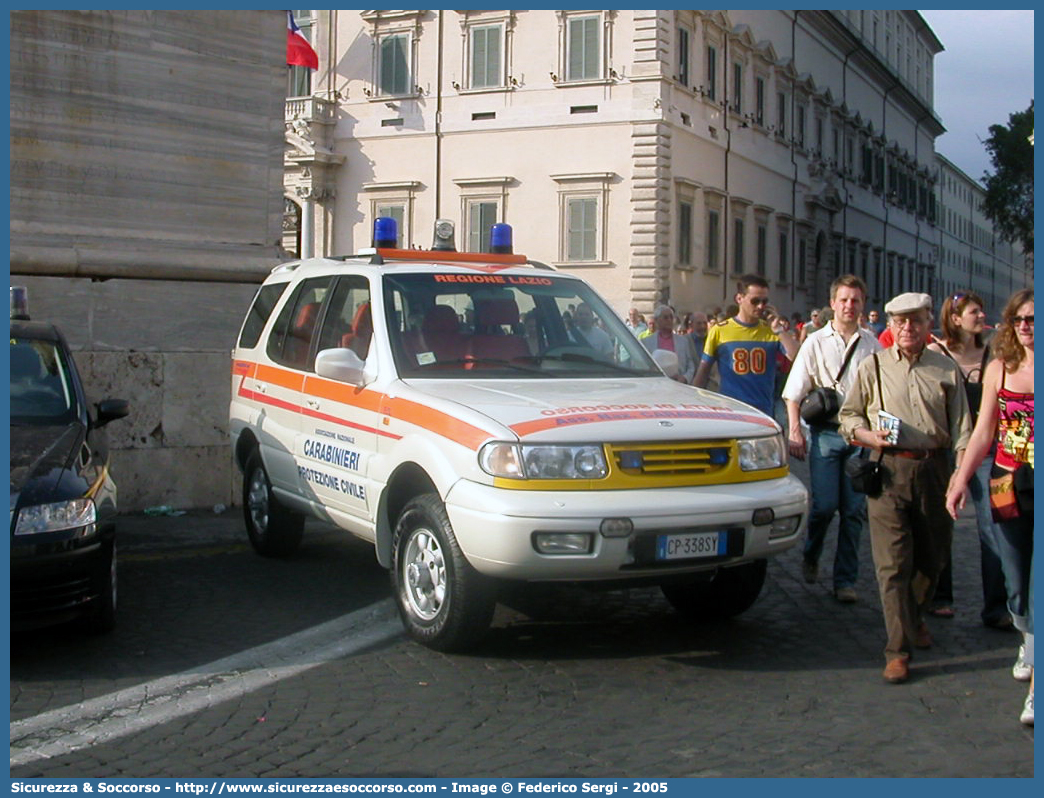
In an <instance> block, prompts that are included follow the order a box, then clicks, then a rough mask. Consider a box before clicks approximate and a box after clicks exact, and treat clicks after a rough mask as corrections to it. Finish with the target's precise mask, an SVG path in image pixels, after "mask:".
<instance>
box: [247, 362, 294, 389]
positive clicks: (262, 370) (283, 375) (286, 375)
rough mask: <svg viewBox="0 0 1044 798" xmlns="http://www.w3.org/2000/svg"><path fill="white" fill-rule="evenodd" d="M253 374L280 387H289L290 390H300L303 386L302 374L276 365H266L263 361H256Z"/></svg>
mask: <svg viewBox="0 0 1044 798" xmlns="http://www.w3.org/2000/svg"><path fill="white" fill-rule="evenodd" d="M254 376H255V377H256V378H257V379H258V380H259V381H261V382H267V383H271V384H272V385H278V386H279V387H280V388H289V389H290V390H291V391H300V390H301V388H303V387H304V378H305V375H304V374H301V373H300V372H297V371H290V370H289V369H281V368H277V367H276V366H266V365H264V364H263V363H258V365H257V372H256V373H255V374H254Z"/></svg>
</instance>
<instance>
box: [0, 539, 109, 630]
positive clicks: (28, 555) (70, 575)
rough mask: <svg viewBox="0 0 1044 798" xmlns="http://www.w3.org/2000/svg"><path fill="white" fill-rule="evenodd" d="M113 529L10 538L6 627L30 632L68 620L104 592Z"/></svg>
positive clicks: (81, 611) (107, 577)
mask: <svg viewBox="0 0 1044 798" xmlns="http://www.w3.org/2000/svg"><path fill="white" fill-rule="evenodd" d="M114 539H115V533H114V530H113V529H112V528H106V529H104V530H101V531H95V530H93V529H89V528H82V527H81V528H79V529H75V530H64V531H62V532H59V533H50V534H45V535H26V536H24V537H19V538H15V539H14V541H13V542H12V545H11V625H12V628H15V629H32V628H35V627H39V626H46V625H49V624H53V623H61V622H63V621H66V620H71V619H72V618H75V617H77V616H78V615H80V614H82V613H84V612H86V611H88V610H89V609H90V607H91V606H92V605H93V602H95V601H96V600H97V599H98V598H99V597H100V596H101V595H102V592H103V591H105V590H107V589H108V585H109V567H110V562H111V558H112V551H113V543H114Z"/></svg>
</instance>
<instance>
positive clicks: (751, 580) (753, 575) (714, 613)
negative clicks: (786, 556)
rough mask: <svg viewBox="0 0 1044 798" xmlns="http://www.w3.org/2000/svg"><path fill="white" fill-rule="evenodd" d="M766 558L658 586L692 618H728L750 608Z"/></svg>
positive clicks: (763, 570)
mask: <svg viewBox="0 0 1044 798" xmlns="http://www.w3.org/2000/svg"><path fill="white" fill-rule="evenodd" d="M767 570H768V560H754V561H753V562H749V563H744V564H743V565H735V566H733V567H731V568H721V569H719V570H718V572H717V573H716V574H715V575H714V577H713V578H712V579H710V580H706V581H696V580H693V581H691V582H669V583H665V584H662V585H660V590H661V591H663V595H664V596H665V597H666V598H667V601H669V602H670V603H671V606H673V607H674V609H676V610H677V611H678V612H680V613H681V614H682V615H684V616H686V617H687V618H689V619H690V620H694V621H715V620H723V619H725V618H731V617H733V616H735V615H739V614H740V613H741V612H744V611H745V610H748V609H750V607H751V605H753V604H754V602H755V601H757V599H758V596H759V595H760V594H761V588H762V587H763V586H764V584H765V573H766V571H767Z"/></svg>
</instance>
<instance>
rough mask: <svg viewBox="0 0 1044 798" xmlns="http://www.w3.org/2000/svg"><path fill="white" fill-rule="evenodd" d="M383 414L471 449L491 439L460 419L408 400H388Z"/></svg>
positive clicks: (482, 430) (477, 428) (485, 433)
mask: <svg viewBox="0 0 1044 798" xmlns="http://www.w3.org/2000/svg"><path fill="white" fill-rule="evenodd" d="M382 412H384V413H385V414H387V415H389V416H391V417H392V418H394V419H395V420H396V421H405V422H407V423H409V424H416V425H417V426H418V427H423V428H424V429H426V430H430V431H431V432H434V433H435V434H436V435H441V436H442V437H444V438H448V439H449V440H451V441H454V442H455V443H459V444H461V445H462V446H467V447H468V448H469V449H473V450H476V451H477V450H478V448H479V447H480V446H481V445H482V444H483V443H485V442H486V441H488V440H489V439H490V437H491V436H490V434H489V433H488V432H486V430H484V429H480V428H479V427H475V426H473V425H471V424H468V423H467V422H466V421H461V420H460V419H459V418H456V417H454V416H451V415H449V414H448V413H443V412H442V411H440V410H433V409H432V408H430V407H427V406H426V405H422V404H419V403H417V402H411V401H410V400H408V399H392V398H388V399H387V400H386V402H385V404H384V407H383V408H382Z"/></svg>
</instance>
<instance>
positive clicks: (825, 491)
mask: <svg viewBox="0 0 1044 798" xmlns="http://www.w3.org/2000/svg"><path fill="white" fill-rule="evenodd" d="M865 302H866V284H865V283H864V282H863V281H862V280H861V279H859V278H858V277H856V276H855V275H853V274H844V275H842V276H840V277H838V278H837V279H836V280H834V282H833V283H832V284H831V286H830V307H831V309H832V310H833V311H834V318H833V319H832V320H831V321H829V322H827V323H826V324H824V325H823V326H822V327H820V328H819V329H818V330H816V331H815V332H813V333H811V334H810V335H809V336H808V338H807V339H806V340H805V342H804V344H802V346H801V349H800V350H798V354H797V357H796V358H794V365H793V367H792V368H791V369H790V376H789V377H788V378H787V383H786V385H785V386H784V388H783V400H784V402H785V403H786V406H787V421H788V427H789V447H790V454H791V456H792V457H796V458H797V459H798V460H804V459H805V455H806V453H807V454H808V456H809V463H808V467H809V474H810V477H811V491H810V493H811V495H812V509H811V512H810V513H809V517H808V538H807V539H806V541H805V550H804V560H803V563H802V573H803V574H804V577H805V581H806V582H809V583H812V582H815V581H816V578H817V576H818V568H819V557H820V555H821V554H822V552H823V542H824V539H825V538H826V532H827V528H828V527H829V526H830V522H831V520H832V519H833V517H834V514H835V513H838V514H839V523H838V533H837V553H836V554H835V556H834V596H835V597H836V598H837V600H838V601H841V602H844V603H846V604H847V603H852V602H854V601H856V600H857V599H858V596H857V594H856V590H855V583H856V578H857V577H858V576H859V538H860V535H861V534H862V530H863V515H864V508H865V506H866V497H865V496H864V495H863V494H861V493H856V492H855V491H854V490H852V486H851V483H850V481H849V479H848V478H847V477H846V476H845V469H844V465H845V461H847V460H848V458H850V457H854V456H857V455H858V453H859V448H860V447H858V446H854V445H851V444H848V443H846V442H845V440H844V439H843V438H842V437H841V435H840V433H839V432H838V421H837V416H836V415H835V416H833V417H832V418H830V419H828V420H825V421H823V422H822V423H818V424H815V425H812V426H811V427H810V437H809V441H808V444H807V445H806V443H805V435H804V431H803V430H802V427H801V414H800V407H801V401H802V400H803V399H804V398H805V397H806V396H807V395H808V394H809V393H811V392H812V391H813V390H814V389H815V388H833V389H834V390H836V391H837V392H838V394H839V400H840V402H844V398H845V394H846V393H847V392H848V390H849V389H850V388H851V386H852V384H853V382H854V381H855V375H856V366H858V365H859V363H860V361H862V360H863V359H864V358H867V357H869V356H870V355H872V354H873V353H874V352H876V351H878V350H879V349H880V348H881V345H880V344H879V343H878V342H877V337H876V336H875V335H874V334H873V332H871V331H870V330H867V329H863V328H861V327H860V326H859V316H860V314H861V313H862V312H863V305H864V304H865ZM850 349H851V352H852V356H851V358H849V362H848V364H847V365H846V366H845V367H844V372H843V373H842V372H841V367H842V365H843V364H844V363H845V358H846V355H847V354H848V352H849V350H850ZM838 374H841V378H840V379H838Z"/></svg>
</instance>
